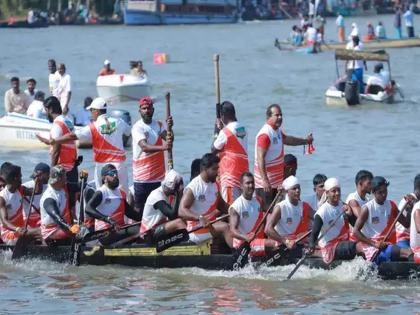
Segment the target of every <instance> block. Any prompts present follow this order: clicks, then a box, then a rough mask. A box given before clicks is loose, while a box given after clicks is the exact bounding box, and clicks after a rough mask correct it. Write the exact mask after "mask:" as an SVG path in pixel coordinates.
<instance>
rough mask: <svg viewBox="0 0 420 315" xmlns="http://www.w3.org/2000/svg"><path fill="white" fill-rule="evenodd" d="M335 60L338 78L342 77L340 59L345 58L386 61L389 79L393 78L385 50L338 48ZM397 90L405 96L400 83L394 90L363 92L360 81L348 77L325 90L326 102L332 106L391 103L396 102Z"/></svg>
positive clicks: (349, 60) (349, 59)
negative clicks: (360, 89) (339, 65)
mask: <svg viewBox="0 0 420 315" xmlns="http://www.w3.org/2000/svg"><path fill="white" fill-rule="evenodd" d="M335 60H336V67H337V77H338V78H340V72H339V67H338V60H344V61H347V62H352V61H353V60H363V61H384V62H386V63H387V64H388V69H389V76H388V80H390V79H391V72H390V65H389V55H388V54H387V53H386V52H385V51H383V50H381V51H375V52H369V51H353V50H346V49H337V50H336V51H335ZM364 82H367V77H365V78H364ZM380 88H381V87H380ZM397 91H398V92H399V94H400V95H401V97H402V98H403V94H402V91H401V89H400V87H399V85H398V84H395V85H394V88H393V89H392V91H378V92H377V93H376V94H363V93H360V91H359V83H358V82H357V81H351V80H349V79H347V80H346V81H345V82H344V81H341V80H340V82H339V83H337V84H336V86H331V87H329V88H328V90H327V91H326V92H325V102H326V104H327V105H330V106H352V105H372V104H383V103H388V104H389V103H394V101H395V97H396V92H397Z"/></svg>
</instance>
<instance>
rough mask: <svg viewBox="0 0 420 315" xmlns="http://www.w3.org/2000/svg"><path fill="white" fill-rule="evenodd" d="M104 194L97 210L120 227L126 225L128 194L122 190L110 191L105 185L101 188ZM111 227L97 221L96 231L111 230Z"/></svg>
mask: <svg viewBox="0 0 420 315" xmlns="http://www.w3.org/2000/svg"><path fill="white" fill-rule="evenodd" d="M99 190H100V191H101V192H102V201H101V203H100V204H99V206H98V207H97V210H98V211H99V212H100V213H102V214H103V215H106V216H107V217H110V218H111V219H112V220H114V221H115V222H116V223H117V225H118V226H122V225H124V224H125V221H124V215H125V199H126V194H125V192H124V191H123V190H121V189H118V188H117V189H114V190H112V189H110V188H108V187H107V186H105V185H102V187H100V188H99ZM110 227H111V225H110V224H109V223H107V222H104V221H101V220H98V219H95V231H99V230H103V229H107V228H110Z"/></svg>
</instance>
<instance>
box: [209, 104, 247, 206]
mask: <svg viewBox="0 0 420 315" xmlns="http://www.w3.org/2000/svg"><path fill="white" fill-rule="evenodd" d="M220 114H221V120H222V123H223V125H224V126H225V127H224V128H223V129H222V130H220V132H219V135H218V136H217V138H216V140H215V141H214V143H213V148H212V151H213V152H216V153H219V157H220V165H219V166H220V174H219V175H220V185H221V190H222V197H223V199H224V200H225V201H226V202H227V203H228V204H231V203H232V202H233V201H234V200H236V198H238V197H239V196H240V194H241V190H240V186H241V184H240V178H241V175H242V174H243V173H244V172H248V169H249V165H248V145H247V142H248V136H247V132H246V129H245V127H244V126H243V125H242V124H240V123H238V121H237V119H236V113H235V107H234V106H233V104H232V103H231V102H228V101H225V102H223V103H222V104H221V108H220Z"/></svg>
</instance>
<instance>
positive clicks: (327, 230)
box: [287, 204, 346, 280]
mask: <svg viewBox="0 0 420 315" xmlns="http://www.w3.org/2000/svg"><path fill="white" fill-rule="evenodd" d="M344 205H346V204H344ZM345 213H346V210H343V211H341V212H340V214H339V215H338V216H337V217H336V218H335V219H334V221H333V222H331V224H330V225H329V226H328V227H327V229H326V230H325V231H324V233H323V234H321V236H319V237H318V238H317V240H316V243H318V242H319V240H320V239H321V238H323V237H324V236H325V235H326V234H327V233H328V232H329V230H331V229H332V228H333V226H334V225H335V224H336V223H337V221H338V219H340V218H341V216H342V215H344V214H345ZM307 257H308V254H307V253H306V252H305V253H304V254H303V256H302V258H301V259H299V261H298V262H297V263H296V266H295V268H293V270H292V271H291V272H290V273H289V275H288V276H287V280H290V279H291V278H292V277H293V275H294V274H295V272H296V271H297V270H298V269H299V267H300V266H301V265H302V264H303V263H304V261H305V260H306V258H307Z"/></svg>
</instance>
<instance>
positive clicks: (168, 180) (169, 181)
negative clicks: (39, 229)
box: [162, 170, 182, 189]
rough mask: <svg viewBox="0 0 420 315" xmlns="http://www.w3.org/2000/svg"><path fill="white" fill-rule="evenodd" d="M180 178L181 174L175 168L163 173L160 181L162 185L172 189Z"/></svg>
mask: <svg viewBox="0 0 420 315" xmlns="http://www.w3.org/2000/svg"><path fill="white" fill-rule="evenodd" d="M181 180H182V177H181V175H179V173H178V172H176V171H175V170H170V171H169V172H167V173H166V174H165V178H164V179H163V181H162V186H165V187H167V188H169V189H174V188H175V186H176V184H178V183H179V182H180V181H181Z"/></svg>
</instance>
